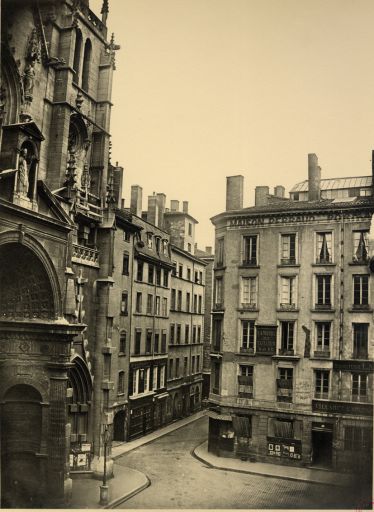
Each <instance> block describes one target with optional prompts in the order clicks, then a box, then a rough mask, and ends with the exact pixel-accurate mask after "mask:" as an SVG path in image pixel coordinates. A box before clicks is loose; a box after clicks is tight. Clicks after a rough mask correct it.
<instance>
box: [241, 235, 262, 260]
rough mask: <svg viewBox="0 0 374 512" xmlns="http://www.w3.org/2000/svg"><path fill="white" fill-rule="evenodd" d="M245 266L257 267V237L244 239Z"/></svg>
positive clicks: (251, 236)
mask: <svg viewBox="0 0 374 512" xmlns="http://www.w3.org/2000/svg"><path fill="white" fill-rule="evenodd" d="M243 244H244V245H243V265H257V260H258V256H257V235H250V236H245V237H243Z"/></svg>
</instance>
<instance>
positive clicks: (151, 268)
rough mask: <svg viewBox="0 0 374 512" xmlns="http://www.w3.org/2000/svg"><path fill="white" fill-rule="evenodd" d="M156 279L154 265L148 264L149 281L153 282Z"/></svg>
mask: <svg viewBox="0 0 374 512" xmlns="http://www.w3.org/2000/svg"><path fill="white" fill-rule="evenodd" d="M153 280H154V267H153V265H150V264H148V283H149V284H153Z"/></svg>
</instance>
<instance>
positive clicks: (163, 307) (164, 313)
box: [162, 297, 168, 316]
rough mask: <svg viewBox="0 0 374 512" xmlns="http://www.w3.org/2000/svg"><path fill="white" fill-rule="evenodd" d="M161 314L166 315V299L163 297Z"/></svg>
mask: <svg viewBox="0 0 374 512" xmlns="http://www.w3.org/2000/svg"><path fill="white" fill-rule="evenodd" d="M162 316H168V299H167V297H164V298H163V299H162Z"/></svg>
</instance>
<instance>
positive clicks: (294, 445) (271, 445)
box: [267, 437, 302, 460]
mask: <svg viewBox="0 0 374 512" xmlns="http://www.w3.org/2000/svg"><path fill="white" fill-rule="evenodd" d="M267 441H268V455H271V456H272V457H285V458H287V459H295V460H301V453H302V451H301V441H299V440H297V439H283V438H281V437H268V438H267Z"/></svg>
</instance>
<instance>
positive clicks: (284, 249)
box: [281, 233, 296, 265]
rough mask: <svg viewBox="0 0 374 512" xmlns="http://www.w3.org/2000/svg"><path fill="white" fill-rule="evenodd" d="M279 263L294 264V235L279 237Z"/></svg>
mask: <svg viewBox="0 0 374 512" xmlns="http://www.w3.org/2000/svg"><path fill="white" fill-rule="evenodd" d="M281 263H282V264H284V265H287V264H288V265H292V264H295V263H296V233H292V234H287V235H281Z"/></svg>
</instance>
